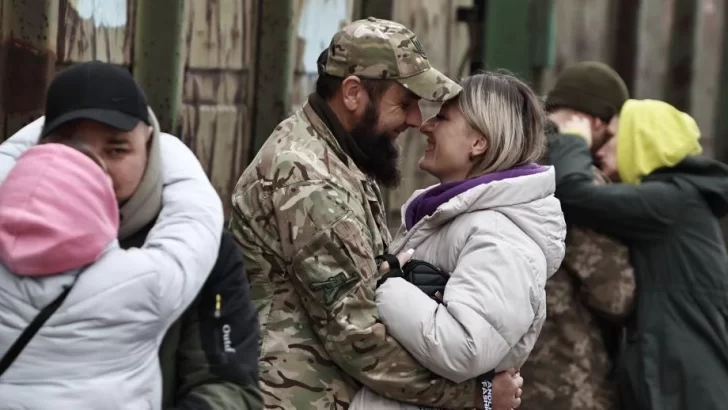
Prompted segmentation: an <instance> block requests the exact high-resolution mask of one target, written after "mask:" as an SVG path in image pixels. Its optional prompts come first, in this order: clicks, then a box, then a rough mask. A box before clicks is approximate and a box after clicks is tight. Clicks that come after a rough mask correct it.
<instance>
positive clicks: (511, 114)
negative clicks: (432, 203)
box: [457, 72, 546, 178]
mask: <svg viewBox="0 0 728 410" xmlns="http://www.w3.org/2000/svg"><path fill="white" fill-rule="evenodd" d="M461 84H462V87H463V91H462V93H460V95H459V96H458V100H457V104H458V107H459V108H460V111H461V112H462V113H463V116H464V117H465V120H466V121H467V122H468V124H469V125H470V126H471V127H472V128H473V129H475V130H476V131H478V132H479V133H481V134H482V135H483V136H485V141H486V151H485V152H484V153H483V154H482V155H480V156H478V157H476V158H474V159H473V166H472V168H471V169H470V172H469V175H468V178H472V177H476V176H480V175H484V174H488V173H491V172H497V171H503V170H506V169H509V168H512V167H514V166H517V165H521V164H524V163H528V162H535V161H538V160H539V159H540V158H541V157H542V155H543V154H544V152H545V150H546V135H545V133H544V126H545V123H546V114H545V112H544V109H543V105H542V103H541V99H540V98H538V96H536V94H535V93H534V92H533V90H531V88H530V87H529V86H528V85H526V83H524V82H523V81H521V80H519V79H518V78H516V77H515V76H513V75H511V74H507V73H504V72H486V73H482V74H476V75H472V76H470V77H466V78H465V79H463V81H462V83H461Z"/></svg>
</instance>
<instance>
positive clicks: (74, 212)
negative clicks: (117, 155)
mask: <svg viewBox="0 0 728 410" xmlns="http://www.w3.org/2000/svg"><path fill="white" fill-rule="evenodd" d="M118 229H119V209H118V205H117V203H116V197H115V195H114V190H113V188H112V185H111V180H110V179H109V177H108V175H106V173H105V172H104V170H103V169H102V168H101V167H100V166H98V165H97V164H96V163H95V162H94V161H93V160H91V159H90V158H88V157H87V156H86V155H85V154H83V153H81V152H79V151H77V150H75V149H73V148H71V147H68V146H65V145H61V144H42V145H38V146H35V147H33V148H31V149H30V150H28V151H27V152H26V153H25V154H23V155H22V156H21V157H20V159H19V160H18V162H17V164H16V165H15V167H13V169H12V170H11V171H10V173H9V174H8V176H7V179H5V181H4V182H3V183H2V184H1V185H0V263H2V264H3V265H5V267H7V268H8V269H9V270H10V271H11V272H13V273H15V274H17V275H23V276H45V275H52V274H57V273H63V272H66V271H69V270H73V269H78V268H81V267H83V266H85V265H88V264H90V263H92V262H94V261H96V259H98V257H99V256H100V255H101V252H103V250H104V248H106V246H108V245H109V244H110V243H111V241H113V240H114V239H115V238H116V236H117V232H118Z"/></svg>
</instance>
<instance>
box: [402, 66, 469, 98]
mask: <svg viewBox="0 0 728 410" xmlns="http://www.w3.org/2000/svg"><path fill="white" fill-rule="evenodd" d="M397 81H398V82H399V83H400V84H402V86H403V87H404V88H406V89H408V90H410V91H412V92H413V93H415V94H416V95H417V96H418V97H420V98H422V99H425V100H427V101H434V102H444V101H447V100H450V99H453V98H455V97H457V96H458V94H460V92H461V91H462V90H463V88H462V87H461V86H460V84H458V83H456V82H455V81H453V80H451V79H449V78H448V77H447V76H446V75H445V74H443V73H441V72H440V71H438V70H435V69H434V68H432V67H430V68H429V69H428V70H426V71H423V72H421V73H419V74H416V75H413V76H411V77H406V78H400V79H397Z"/></svg>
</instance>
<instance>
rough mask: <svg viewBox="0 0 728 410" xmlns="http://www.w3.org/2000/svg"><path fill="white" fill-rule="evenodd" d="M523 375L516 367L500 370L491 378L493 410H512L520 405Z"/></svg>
mask: <svg viewBox="0 0 728 410" xmlns="http://www.w3.org/2000/svg"><path fill="white" fill-rule="evenodd" d="M522 388H523V377H521V374H520V373H519V372H518V371H517V370H516V369H508V370H507V371H505V372H500V373H498V374H496V375H495V377H494V378H493V396H492V397H493V405H492V409H493V410H512V409H516V408H518V406H520V405H521V395H522V394H523V389H522Z"/></svg>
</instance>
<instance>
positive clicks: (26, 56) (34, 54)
mask: <svg viewBox="0 0 728 410" xmlns="http://www.w3.org/2000/svg"><path fill="white" fill-rule="evenodd" d="M2 22H3V27H2V39H0V60H1V62H0V84H1V85H0V87H1V89H0V117H1V118H2V120H1V122H2V127H3V128H2V133H1V134H0V140H1V139H5V138H6V137H7V136H9V135H12V133H14V132H15V131H17V130H18V129H20V128H21V127H22V126H23V125H25V124H27V123H29V122H30V121H32V120H34V119H35V118H37V117H38V116H40V115H42V113H43V107H44V106H45V91H46V88H47V87H48V84H49V83H50V80H51V78H52V77H53V74H54V73H55V62H56V36H57V33H58V4H57V2H55V1H52V0H45V1H41V0H38V1H34V2H28V1H21V0H5V1H3V2H2Z"/></svg>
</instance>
